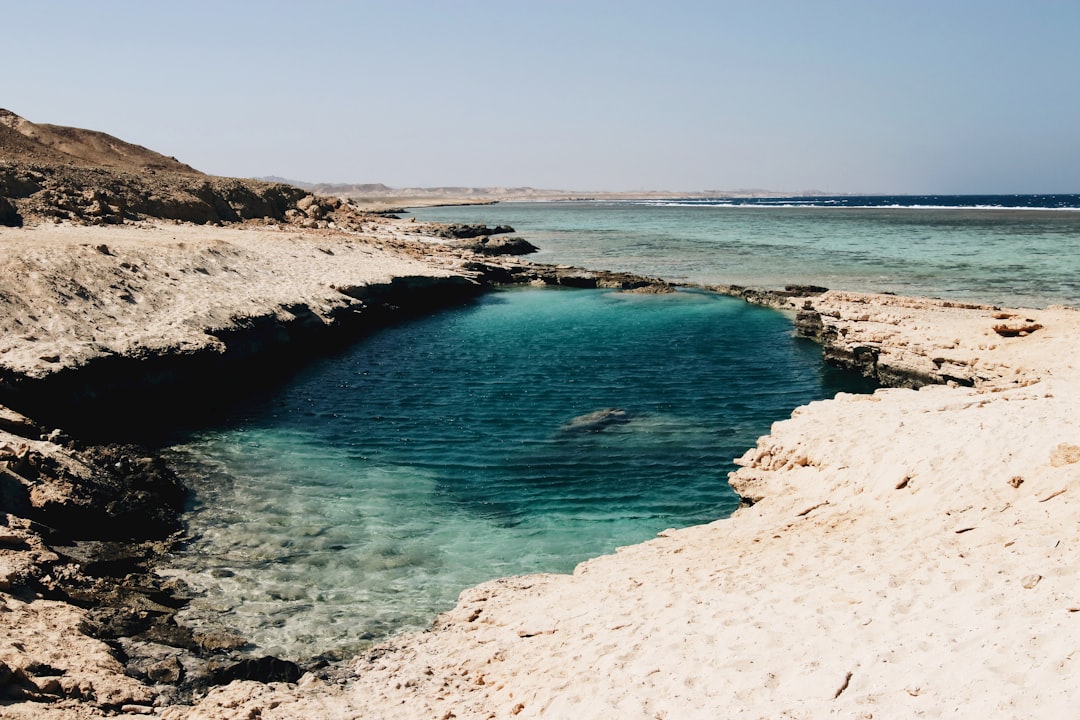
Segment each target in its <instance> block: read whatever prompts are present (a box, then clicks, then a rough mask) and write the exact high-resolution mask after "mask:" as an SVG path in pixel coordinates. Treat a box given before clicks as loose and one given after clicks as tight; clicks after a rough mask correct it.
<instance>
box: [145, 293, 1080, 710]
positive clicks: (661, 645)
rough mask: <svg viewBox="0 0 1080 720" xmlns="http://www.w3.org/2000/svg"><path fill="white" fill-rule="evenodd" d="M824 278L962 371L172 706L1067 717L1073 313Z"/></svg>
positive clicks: (884, 394) (1073, 638)
mask: <svg viewBox="0 0 1080 720" xmlns="http://www.w3.org/2000/svg"><path fill="white" fill-rule="evenodd" d="M817 302H818V304H819V306H820V307H821V308H822V309H824V310H828V311H829V312H833V313H834V314H836V315H839V316H840V317H839V318H834V319H833V320H832V321H831V322H833V323H834V324H836V325H837V326H838V327H843V328H844V331H845V333H846V336H847V337H848V339H849V340H850V341H851V342H853V343H855V344H858V343H863V342H867V341H871V340H870V339H871V338H878V341H880V342H884V343H887V345H888V348H889V349H890V351H891V352H895V353H898V354H899V355H900V356H902V357H903V359H904V361H905V362H911V363H916V364H917V363H922V362H930V363H931V364H932V365H933V364H934V363H933V359H935V358H938V359H940V358H941V357H943V356H946V355H947V356H948V357H949V358H951V359H952V360H956V361H958V365H960V366H962V367H965V368H972V367H974V368H976V369H977V373H976V374H978V375H979V380H978V384H979V386H978V387H976V388H950V387H945V386H933V387H928V388H925V389H923V390H920V391H913V390H898V389H893V390H882V391H879V392H878V393H876V394H874V395H873V396H852V395H842V396H840V397H838V398H836V399H835V400H829V401H823V402H817V403H813V404H811V405H810V406H807V407H805V408H801V409H799V410H798V411H796V413H795V414H794V417H793V418H791V419H789V420H786V421H783V422H779V423H777V424H775V425H774V427H773V430H772V433H771V435H769V436H768V437H765V438H762V439H761V440H760V441H759V443H758V447H757V448H755V449H752V450H750V451H749V452H747V453H746V455H745V456H744V457H743V458H742V459H741V460H740V461H739V463H740V465H742V468H741V469H740V470H739V471H738V472H737V473H735V474H734V476H733V478H732V480H733V484H734V486H735V487H736V489H737V490H738V491H739V492H740V493H741V494H744V495H747V496H753V497H757V498H761V500H760V501H759V502H758V503H757V504H755V505H754V506H752V507H750V508H745V509H742V510H740V511H739V512H738V513H736V515H735V516H734V517H733V518H731V519H729V520H722V521H718V522H715V523H712V524H711V525H708V526H703V527H696V528H690V529H686V530H681V531H677V532H676V531H671V532H666V533H663V534H662V535H664V537H661V538H658V539H656V540H653V541H650V542H648V543H644V544H642V545H637V546H634V547H631V548H626V549H623V550H622V551H621V552H619V553H617V554H615V555H612V556H607V557H602V558H597V559H595V560H591V561H589V562H586V563H583V564H582V565H580V566H579V567H578V568H577V570H576V571H575V572H574V574H573V575H572V576H569V575H567V576H560V575H543V576H532V577H524V578H515V579H507V580H499V581H496V582H492V583H488V584H485V585H482V586H480V587H477V588H474V589H471V590H468V591H466V592H465V593H463V594H462V596H461V599H460V602H459V604H458V606H457V608H455V609H454V610H453V611H451V612H449V613H447V614H445V615H444V616H442V617H440V618H439V620H438V621H437V623H436V624H435V626H434V628H433V629H432V630H430V631H428V632H423V633H416V634H411V635H405V636H402V637H398V638H395V639H394V640H393V641H391V642H389V643H387V645H386V646H385V647H383V648H381V649H379V650H377V651H376V652H373V653H371V654H369V655H368V656H367V657H365V658H361V659H358V660H357V661H356V663H355V666H354V669H355V670H356V672H357V677H356V678H355V679H353V680H351V681H350V682H349V683H348V684H346V685H344V686H333V687H331V686H327V685H324V684H323V683H321V682H317V681H314V680H311V679H307V680H302V681H301V683H300V685H299V686H296V687H293V686H270V687H268V686H260V685H256V684H253V683H235V684H234V685H232V686H229V687H227V688H223V689H220V690H217V691H215V692H213V693H212V694H211V695H210V696H209V697H208V698H207V699H206V700H205V701H203V702H202V703H201V704H200V705H199V706H198V707H197V708H196V709H194V710H193V711H186V710H184V709H181V708H173V709H170V710H169V711H167V712H166V713H165V716H166V717H168V718H189V719H190V720H194V719H195V718H241V717H251V716H253V715H251V713H253V712H256V711H257V712H260V713H261V714H260V715H259V717H262V718H295V717H320V718H357V717H364V718H392V717H400V718H450V717H456V718H508V717H518V718H526V717H549V718H575V719H578V720H582V719H585V718H612V717H620V718H671V719H675V718H679V719H683V718H717V717H738V718H743V717H745V718H821V717H844V718H848V717H856V718H864V717H879V718H893V717H962V718H973V717H978V718H982V717H995V718H996V717H1003V718H1004V717H1007V718H1016V717H1039V718H1051V717H1053V718H1058V717H1075V716H1076V715H1077V713H1078V712H1080V683H1077V682H1075V681H1074V680H1073V678H1075V677H1076V675H1077V673H1078V672H1080V667H1077V661H1076V660H1075V659H1074V655H1075V654H1076V653H1077V652H1078V651H1080V612H1078V610H1080V583H1078V577H1077V575H1078V572H1080V544H1078V542H1077V540H1076V538H1075V537H1074V535H1075V533H1074V532H1073V526H1074V525H1075V519H1076V518H1077V516H1078V510H1080V464H1078V461H1080V415H1078V413H1077V412H1076V408H1077V407H1080V377H1078V374H1077V373H1076V368H1075V366H1074V364H1073V361H1074V358H1075V357H1076V356H1077V350H1078V348H1077V344H1078V343H1080V313H1076V312H1073V311H1067V310H1048V311H1022V312H1021V313H1019V314H1020V315H1023V318H1022V319H1023V320H1027V319H1028V318H1031V319H1033V320H1035V321H1037V322H1038V323H1040V324H1042V325H1043V326H1044V327H1043V328H1042V329H1039V330H1036V331H1035V332H1034V333H1032V334H1030V335H1029V336H1026V337H1013V338H1003V337H1000V336H999V335H998V334H997V333H995V332H994V331H993V329H992V327H993V326H994V325H995V324H1000V323H1001V322H1002V320H1001V319H1000V318H994V317H993V315H994V314H995V311H993V310H992V309H989V308H949V307H944V305H943V304H941V303H933V302H926V301H909V300H906V299H898V298H891V297H889V296H873V297H870V296H857V295H844V294H838V293H831V294H829V295H827V296H825V297H824V298H822V299H820V300H819V301H817ZM976 358H977V359H978V361H977V362H975V359H976ZM939 364H940V363H939Z"/></svg>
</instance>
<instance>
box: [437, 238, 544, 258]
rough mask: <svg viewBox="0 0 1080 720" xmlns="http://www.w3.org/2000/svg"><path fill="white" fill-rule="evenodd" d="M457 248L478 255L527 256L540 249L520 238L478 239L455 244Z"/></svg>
mask: <svg viewBox="0 0 1080 720" xmlns="http://www.w3.org/2000/svg"><path fill="white" fill-rule="evenodd" d="M457 247H460V248H461V249H463V250H468V251H469V252H474V253H476V254H478V255H529V254H531V253H534V252H536V251H537V250H539V249H540V248H538V247H536V246H535V245H533V244H532V243H531V242H529V241H528V240H526V239H525V238H520V237H508V238H501V237H487V236H484V237H479V238H475V239H472V240H465V241H462V242H460V243H457Z"/></svg>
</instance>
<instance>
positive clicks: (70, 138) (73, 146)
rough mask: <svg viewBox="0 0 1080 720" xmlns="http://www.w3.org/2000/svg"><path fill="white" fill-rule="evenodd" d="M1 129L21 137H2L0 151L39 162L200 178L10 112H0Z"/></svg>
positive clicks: (86, 133) (117, 143) (169, 162)
mask: <svg viewBox="0 0 1080 720" xmlns="http://www.w3.org/2000/svg"><path fill="white" fill-rule="evenodd" d="M0 126H3V127H4V128H6V129H7V130H8V131H14V133H17V134H18V135H20V136H22V138H21V139H19V138H17V137H14V136H13V135H12V133H11V132H7V133H5V135H6V138H5V139H6V140H7V141H8V143H10V148H9V147H5V145H7V143H4V140H3V139H0V143H4V144H3V145H0V150H5V151H9V152H12V153H13V154H16V155H18V154H24V155H29V156H32V157H34V158H35V159H39V160H45V159H47V160H51V161H53V162H57V161H61V162H64V161H66V162H69V163H72V164H76V165H85V166H93V167H103V166H104V167H115V168H118V169H122V170H146V169H152V170H164V171H167V172H177V173H185V174H190V175H202V174H203V173H201V172H199V171H198V170H196V169H195V168H193V167H191V166H190V165H185V164H184V163H182V162H180V161H179V160H177V159H176V158H173V157H167V156H165V155H162V154H161V153H157V152H154V151H153V150H148V149H147V148H144V147H143V146H142V145H134V144H132V143H129V142H125V141H123V140H120V139H119V138H115V137H113V136H112V135H108V134H106V133H103V132H98V131H96V130H83V129H81V128H73V127H64V126H62V125H47V124H38V123H32V122H30V121H29V120H27V119H26V118H23V117H20V116H18V115H16V114H15V113H13V112H11V111H10V110H4V109H2V108H0Z"/></svg>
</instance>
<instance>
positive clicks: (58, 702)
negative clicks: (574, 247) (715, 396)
mask: <svg viewBox="0 0 1080 720" xmlns="http://www.w3.org/2000/svg"><path fill="white" fill-rule="evenodd" d="M327 206H328V207H329V208H330V210H329V211H328V212H327V214H329V213H330V212H336V213H337V223H336V227H333V228H331V227H322V228H319V227H315V228H297V227H295V226H291V225H280V226H273V225H270V226H268V225H266V224H265V222H262V223H256V224H254V225H248V226H235V227H232V228H227V229H225V228H213V227H210V228H207V227H197V226H193V225H184V224H181V225H176V224H168V223H166V224H161V223H140V224H137V225H135V226H132V225H131V224H130V223H129V224H127V225H124V226H119V227H115V228H105V227H87V226H83V225H75V226H71V225H62V226H49V225H37V226H33V227H27V228H23V229H18V230H7V231H2V234H0V242H2V243H3V244H4V245H5V248H6V249H7V251H8V252H7V254H6V256H5V258H4V261H3V263H2V264H0V265H2V266H0V302H2V303H4V304H5V305H6V309H7V313H6V314H5V316H4V317H6V321H5V322H6V326H5V327H3V328H2V330H3V333H2V334H0V402H2V403H3V404H4V405H6V406H7V407H3V406H0V500H2V507H3V510H4V516H3V517H2V518H0V525H2V527H0V601H2V602H3V603H4V605H3V610H4V612H0V628H3V629H4V630H5V631H7V632H8V633H9V634H8V635H7V637H8V640H6V641H2V642H0V707H4V708H5V713H13V714H12V715H11V716H12V717H20V716H23V715H24V714H25V715H26V716H33V717H45V716H48V713H56V714H58V715H57V716H62V717H72V716H87V717H96V716H98V714H100V713H106V714H115V713H134V714H145V713H151V712H154V708H158V709H160V708H161V707H165V706H170V705H175V704H177V703H185V702H191V701H193V700H194V699H196V698H198V697H199V696H201V695H202V694H205V693H206V692H207V690H208V689H209V688H211V687H213V686H214V685H218V684H223V683H228V682H231V681H232V680H235V679H247V680H257V681H261V682H273V681H285V682H292V681H295V680H296V679H297V678H298V677H300V675H301V674H302V673H303V672H307V671H317V670H319V668H324V672H332V671H333V670H332V668H330V669H325V668H327V667H328V666H327V661H326V659H321V658H314V659H311V660H309V661H307V662H306V663H305V664H304V665H303V666H302V667H301V666H300V665H298V664H296V663H295V662H292V661H289V660H281V659H276V658H267V657H256V656H252V655H251V654H250V650H249V648H248V646H247V644H246V641H245V640H244V639H243V638H241V637H238V636H236V635H235V634H232V633H229V632H227V631H220V632H211V633H210V634H200V633H199V632H193V631H192V630H191V629H189V628H185V627H183V626H181V625H179V624H177V623H176V621H175V614H176V611H177V610H178V609H180V608H182V607H183V606H184V604H185V603H186V601H187V600H188V599H189V594H188V590H187V588H185V587H184V586H183V583H182V582H179V581H175V580H165V579H163V578H161V577H160V576H157V575H156V574H154V572H153V567H154V563H155V562H156V561H157V559H158V558H160V557H161V556H162V555H163V554H164V553H167V552H169V551H170V550H172V549H174V548H175V547H176V545H177V543H181V542H183V534H182V526H181V521H180V517H181V512H182V510H183V504H184V500H185V497H186V491H185V489H184V487H183V485H182V483H181V482H180V480H179V479H178V478H177V477H176V475H175V474H174V473H173V472H172V470H171V469H170V468H169V467H168V466H167V465H166V463H165V462H164V461H163V460H162V459H161V458H160V457H157V456H156V455H155V454H154V452H153V451H152V450H147V449H141V448H139V447H137V446H128V445H122V444H116V442H115V441H116V440H117V439H118V438H128V437H136V438H146V437H153V434H154V432H155V431H157V430H167V429H169V427H170V426H172V427H176V426H177V425H178V424H181V423H183V422H198V419H199V418H201V417H205V416H206V414H207V413H211V412H213V410H214V408H219V407H223V406H225V405H227V404H228V403H229V402H230V401H232V400H234V399H235V398H237V397H238V396H241V395H242V394H243V393H244V392H245V391H250V390H257V389H259V388H262V387H265V386H266V384H267V383H271V382H276V381H278V380H279V379H281V378H283V377H285V376H287V374H288V373H289V372H290V371H291V370H292V369H293V368H296V367H298V366H299V365H300V364H302V363H303V362H304V361H305V360H306V359H309V358H312V357H316V356H318V355H319V354H320V353H324V352H327V351H328V350H329V349H331V348H333V347H336V346H338V345H340V344H342V343H348V342H351V341H354V340H355V339H356V338H358V337H360V336H362V335H363V334H364V333H367V332H370V331H371V330H372V329H373V328H376V327H379V326H380V325H383V324H386V323H390V322H398V321H400V320H402V319H403V318H406V317H409V316H411V315H416V314H422V313H426V312H431V311H434V310H437V309H438V308H441V307H445V306H448V305H451V304H457V303H462V302H468V301H469V299H470V298H472V297H474V296H475V295H476V294H477V293H480V292H484V291H485V289H487V288H490V287H492V286H494V285H499V284H520V283H534V284H547V285H563V286H567V287H617V288H622V289H627V290H633V291H643V290H644V291H651V292H657V291H659V292H666V291H670V290H671V288H670V287H669V286H668V285H667V284H666V283H663V282H660V281H656V280H652V279H648V278H640V277H636V276H632V275H627V274H621V273H604V272H593V271H585V270H580V269H576V268H570V267H549V266H544V265H534V264H532V263H529V262H527V261H523V260H520V259H519V255H520V254H522V253H523V252H528V251H529V249H530V247H531V246H528V244H527V243H525V242H524V241H521V240H518V239H513V238H512V239H511V240H510V241H509V242H507V241H505V240H502V239H501V238H499V239H498V240H494V241H493V240H492V239H491V238H492V236H495V235H500V234H506V233H507V232H508V231H509V230H510V229H508V228H497V229H488V228H483V227H450V228H442V227H437V226H417V224H415V223H409V222H405V221H400V220H396V219H393V218H388V217H385V216H376V215H365V214H362V213H355V212H349V213H348V215H347V216H343V215H345V213H343V212H342V211H343V208H342V206H341V205H340V204H337V205H335V204H333V203H327ZM320 214H322V213H320ZM325 216H326V215H324V217H325ZM331 222H332V221H331ZM284 278H289V282H290V283H292V285H291V286H289V287H284V288H283V287H280V286H281V284H282V280H283V279H284ZM196 298H197V300H195V299H196ZM88 329H89V330H88ZM9 407H10V408H15V409H16V410H17V411H16V410H12V409H8V408H9ZM165 408H168V410H167V411H164V409H165ZM23 413H24V414H23ZM31 417H32V418H33V419H30V418H31ZM57 428H63V430H60V429H57ZM69 433H70V435H69ZM88 441H89V442H90V443H93V444H88ZM58 631H59V632H61V633H62V634H63V635H64V636H65V638H66V641H67V643H66V644H67V645H68V646H69V647H67V648H65V649H64V650H60V649H58V648H57V647H56V645H55V642H54V640H55V633H56V632H58ZM0 635H2V633H0ZM17 638H18V639H17ZM73 713H74V715H73Z"/></svg>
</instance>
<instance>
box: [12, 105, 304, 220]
mask: <svg viewBox="0 0 1080 720" xmlns="http://www.w3.org/2000/svg"><path fill="white" fill-rule="evenodd" d="M307 195H308V193H307V192H306V191H304V190H301V189H299V188H295V187H291V186H288V185H283V184H280V183H267V182H260V181H256V180H240V179H236V178H221V177H215V176H211V175H205V174H203V173H201V172H199V171H198V170H195V169H194V168H192V167H190V166H188V165H185V164H184V163H181V162H180V161H178V160H176V159H175V158H171V157H166V156H165V155H161V154H160V153H156V152H154V151H152V150H148V149H146V148H144V147H141V146H139V145H134V144H131V143H128V142H125V141H123V140H120V139H118V138H115V137H113V136H111V135H107V134H105V133H102V132H97V131H92V130H83V129H80V128H69V127H63V126H59V125H47V124H37V123H33V122H30V121H29V120H26V119H25V118H22V117H20V116H18V115H16V114H15V113H13V112H11V111H9V110H3V109H0V225H7V226H20V225H22V223H23V222H27V221H31V222H33V221H40V220H74V221H79V222H85V223H92V224H116V223H121V222H124V221H125V220H142V219H146V218H160V219H166V220H180V221H184V222H194V223H216V222H236V221H239V220H252V219H258V218H269V219H274V220H284V219H285V213H286V212H287V211H288V210H289V209H291V208H293V207H294V206H295V205H296V203H297V202H298V201H299V200H301V199H302V198H304V197H305V196H307Z"/></svg>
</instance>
